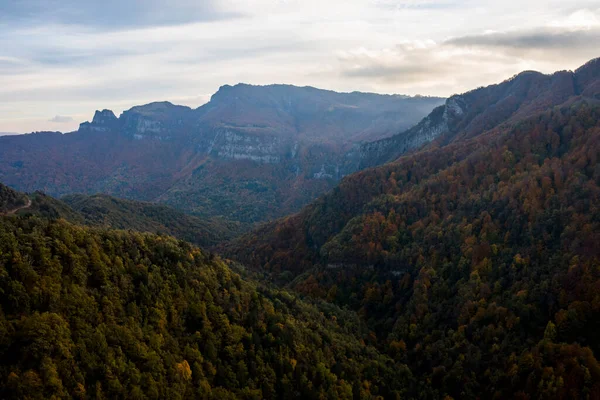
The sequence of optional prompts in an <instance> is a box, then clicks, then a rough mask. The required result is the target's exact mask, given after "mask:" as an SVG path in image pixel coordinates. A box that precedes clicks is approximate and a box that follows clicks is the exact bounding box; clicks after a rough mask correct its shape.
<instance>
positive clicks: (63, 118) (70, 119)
mask: <svg viewBox="0 0 600 400" xmlns="http://www.w3.org/2000/svg"><path fill="white" fill-rule="evenodd" d="M73 121H74V119H73V117H68V116H64V115H57V116H55V117H54V118H52V119H49V120H48V122H56V123H59V124H66V123H68V122H73Z"/></svg>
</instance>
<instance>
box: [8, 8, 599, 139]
mask: <svg viewBox="0 0 600 400" xmlns="http://www.w3.org/2000/svg"><path fill="white" fill-rule="evenodd" d="M598 43H600V7H599V5H598V1H597V0H593V1H589V0H573V1H569V2H565V1H563V0H561V1H557V0H546V1H541V0H528V1H522V0H519V1H517V0H505V1H502V2H498V1H491V0H479V1H475V0H360V1H359V0H329V1H327V2H324V1H322V0H318V1H317V0H247V1H244V2H240V1H235V0H210V1H206V0H203V1H194V0H176V1H169V2H166V1H159V0H143V1H142V0H118V1H117V0H105V1H103V2H98V1H91V0H84V1H82V0H79V1H76V0H3V1H1V2H0V131H6V132H13V131H18V132H27V131H33V130H44V129H47V130H63V131H69V130H73V129H76V127H77V125H78V123H79V122H81V121H83V120H87V119H90V118H91V116H92V115H93V112H94V110H96V109H102V108H111V109H113V110H114V111H115V112H116V113H117V114H118V113H120V112H121V111H123V110H124V109H127V108H129V107H131V106H133V105H137V104H144V103H148V102H151V101H159V100H169V101H172V102H175V103H179V104H185V105H189V106H193V107H196V106H198V105H200V104H202V103H204V102H206V101H207V100H208V99H209V98H210V95H211V94H212V93H214V92H215V91H216V90H217V89H218V88H219V86H221V85H223V84H235V83H238V82H246V83H253V84H269V83H290V84H296V85H311V86H316V87H321V88H326V89H333V90H340V91H353V90H361V91H373V92H381V93H402V94H412V95H414V94H429V95H442V96H449V95H451V94H454V93H460V92H463V91H466V90H469V89H472V88H475V87H478V86H483V85H488V84H491V83H495V82H498V81H502V80H504V79H506V78H508V77H510V76H512V75H514V74H515V73H518V72H520V71H522V70H529V69H534V70H539V71H542V72H547V73H548V72H553V71H555V70H563V69H574V68H577V67H578V66H579V65H581V64H583V63H585V62H586V61H588V60H589V59H591V58H595V57H598V56H600V47H599V46H598ZM65 116H68V117H65Z"/></svg>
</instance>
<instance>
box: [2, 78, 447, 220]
mask: <svg viewBox="0 0 600 400" xmlns="http://www.w3.org/2000/svg"><path fill="white" fill-rule="evenodd" d="M221 92H228V93H220V94H219V92H218V93H217V94H216V95H215V96H214V99H213V101H211V102H209V103H207V104H205V105H203V106H201V107H198V108H196V109H191V108H189V107H186V106H178V105H174V104H172V103H170V102H154V103H149V104H146V105H142V106H136V107H132V108H130V109H129V110H125V111H124V112H123V113H122V114H121V115H120V116H118V117H117V116H116V115H115V114H114V113H113V112H112V111H111V110H97V111H96V112H95V113H94V117H93V118H92V120H91V122H90V121H87V122H84V123H82V124H81V126H80V129H79V131H77V132H74V133H68V134H64V135H60V134H34V135H23V136H19V137H12V136H11V137H2V138H1V139H0V181H3V182H5V183H7V184H9V185H11V186H13V187H15V188H17V189H19V190H22V191H26V192H33V191H35V190H42V191H43V192H45V193H48V194H50V195H53V196H55V197H60V196H62V195H65V194H72V193H86V194H94V193H106V194H109V195H114V196H116V197H122V198H129V199H134V200H141V201H158V202H161V203H165V204H167V205H170V206H174V207H176V208H179V209H181V210H183V211H185V212H187V213H193V214H196V215H199V216H201V217H203V218H212V217H225V218H232V219H233V220H234V221H235V222H242V223H245V224H252V223H255V222H260V221H264V220H267V219H271V218H274V217H278V216H282V215H285V214H286V213H288V212H291V211H296V210H298V209H299V207H301V206H302V205H304V204H306V203H307V202H308V201H310V200H312V199H314V198H316V197H317V196H318V195H320V194H322V193H324V192H325V191H327V190H328V189H330V188H331V187H333V185H334V183H335V182H336V181H337V180H339V179H340V178H341V177H342V176H343V175H345V174H347V173H349V172H352V171H353V170H354V169H355V168H356V167H357V165H356V163H354V162H350V163H348V159H347V158H346V157H345V153H346V151H347V150H349V149H351V148H353V147H354V146H355V145H356V144H357V143H359V142H361V141H362V140H363V139H364V137H380V136H381V135H383V136H385V135H389V134H393V133H396V132H397V131H399V130H401V129H402V127H405V128H406V127H408V126H410V125H412V124H413V123H415V122H417V121H418V120H419V119H420V118H421V117H422V116H424V115H426V114H427V113H428V112H429V111H430V110H431V109H432V108H433V107H434V106H435V105H437V104H440V103H441V99H438V98H425V97H421V98H405V97H402V96H379V95H376V94H369V95H364V94H361V93H354V94H343V93H336V92H333V91H323V90H320V89H315V88H311V89H306V88H299V87H293V86H281V85H280V86H266V87H257V86H249V85H240V86H235V87H229V88H227V87H224V89H222V90H221ZM272 205H277V207H273V206H272Z"/></svg>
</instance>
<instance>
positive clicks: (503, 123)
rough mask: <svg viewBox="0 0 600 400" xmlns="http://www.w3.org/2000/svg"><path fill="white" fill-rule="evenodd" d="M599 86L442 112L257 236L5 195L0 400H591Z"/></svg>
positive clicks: (215, 222) (118, 205) (534, 82)
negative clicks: (423, 138) (419, 141)
mask: <svg viewBox="0 0 600 400" xmlns="http://www.w3.org/2000/svg"><path fill="white" fill-rule="evenodd" d="M599 76H600V60H596V61H593V62H591V63H588V64H587V65H586V66H584V67H582V69H580V70H578V71H577V72H576V73H557V74H554V75H552V76H546V75H542V74H538V73H524V74H520V75H519V76H516V77H515V78H513V79H511V80H508V81H505V82H503V83H502V84H500V85H493V86H490V87H488V88H483V89H477V90H476V91H472V92H469V93H466V94H464V95H462V96H455V97H453V98H451V99H450V100H449V102H447V103H446V105H444V106H441V108H438V109H436V111H434V112H433V113H432V115H433V117H431V118H429V117H428V118H426V119H424V120H423V121H422V122H421V123H420V124H419V125H417V126H416V127H415V128H413V129H412V130H409V131H407V132H409V133H410V134H411V135H417V134H423V132H424V131H423V130H422V128H423V127H427V126H429V127H430V128H431V126H433V125H435V127H440V126H441V127H442V128H444V129H446V128H447V129H446V130H445V131H444V133H441V134H439V135H438V136H437V137H435V138H433V139H432V140H430V141H427V142H425V143H424V144H423V145H422V146H421V147H419V148H417V149H414V150H412V151H409V152H408V153H406V154H403V155H402V156H400V157H399V158H395V160H394V161H392V162H388V163H385V164H381V165H378V166H376V167H373V168H368V169H364V170H362V171H360V172H356V173H353V174H350V175H347V176H345V177H344V178H343V179H342V180H341V181H340V182H339V184H337V185H336V186H335V187H334V188H333V189H332V190H330V191H329V192H327V193H326V194H324V195H323V196H321V197H319V198H318V199H317V200H315V201H313V202H312V203H310V204H309V205H308V206H306V207H304V208H303V209H302V210H301V211H300V212H298V213H296V214H292V215H289V216H286V217H283V218H280V219H277V220H274V221H270V222H266V223H264V224H262V225H259V226H254V229H252V230H248V229H249V226H248V225H246V224H242V223H239V222H238V223H235V222H230V221H231V220H230V221H229V222H228V221H226V220H223V219H221V218H217V217H215V216H211V217H209V216H207V215H204V216H202V214H194V215H190V214H186V213H185V212H184V211H182V210H181V209H175V208H171V207H169V206H166V205H161V204H156V203H155V202H143V201H135V200H124V199H118V198H114V197H111V196H108V195H106V194H96V195H87V194H70V195H67V196H64V197H62V198H53V197H51V196H48V195H47V194H45V193H43V192H41V191H37V192H33V193H20V192H17V191H15V190H13V189H12V188H10V187H8V186H4V185H2V184H0V294H1V295H0V398H3V399H46V398H49V399H71V398H78V399H188V398H198V399H215V400H216V399H256V400H258V399H319V400H321V399H352V400H363V399H365V400H366V399H375V400H382V399H393V400H401V399H423V400H433V399H444V400H453V399H455V400H458V399H474V400H475V399H482V398H489V399H509V398H510V399H512V398H514V399H521V400H533V399H560V400H563V399H564V400H567V399H569V400H570V399H573V400H576V399H586V400H587V399H589V400H593V399H598V400H600V363H599V362H598V354H599V353H600V339H599V337H598V334H597V332H598V330H599V329H600V162H599V161H600V101H599V99H600V94H599V93H600V83H599V82H600V81H599V80H598V79H599V78H598V77H599ZM565 88H568V90H567V89H565ZM469 102H470V103H469ZM461 107H464V108H465V110H467V112H465V111H464V110H463V109H462V108H461ZM449 110H450V111H449ZM457 110H459V111H457ZM432 124H433V125H432ZM423 129H425V128H423ZM435 129H438V128H435ZM440 129H441V128H440ZM99 132H101V131H99ZM411 137H412V138H413V139H414V136H411ZM405 139H406V138H405V137H402V136H401V135H400V136H399V137H395V138H394V140H392V141H391V142H389V141H384V143H403V142H402V141H404V140H405ZM409 139H410V138H409ZM157 143H158V142H157ZM377 148H378V147H377V146H374V147H372V149H375V150H377ZM388 150H389V152H388ZM388 150H386V151H384V152H382V153H381V154H379V155H380V156H381V157H384V158H385V157H388V156H390V154H395V153H394V152H395V151H396V150H397V149H395V148H392V149H391V150H390V149H388ZM376 153H377V152H376ZM393 157H396V156H395V155H394V156H393ZM273 168H274V169H276V168H275V167H273ZM234 172H235V171H234V170H233V169H231V170H228V173H234ZM288 172H289V171H288ZM195 173H196V174H198V173H206V171H205V172H202V169H200V170H198V171H196V172H195ZM252 173H254V172H252ZM286 173H287V172H286ZM297 178H298V177H297ZM219 179H220V178H219ZM301 181H302V178H298V181H297V182H296V184H297V186H296V187H295V189H299V188H300V187H301V186H302V185H301V183H302V182H301ZM181 182H183V183H182V184H186V185H187V184H188V183H190V181H187V180H186V179H183V180H182V181H181ZM181 182H180V183H181ZM231 183H232V185H233V186H232V187H235V185H237V183H239V182H237V183H236V181H233V180H232V181H231ZM189 186H190V189H189V191H193V190H205V189H207V188H205V187H202V186H198V185H189ZM251 189H252V190H254V189H257V193H260V192H261V190H262V189H260V187H258V186H253V187H252V188H251ZM207 190H208V189H207ZM215 190H217V189H215ZM236 190H237V189H236ZM189 191H188V192H187V193H189ZM300 192H302V191H300ZM182 193H184V192H180V193H179V194H182ZM302 193H303V194H306V193H305V192H302ZM206 197H207V198H211V196H210V195H207V196H206ZM182 199H183V200H184V201H185V199H186V197H185V196H183V197H182ZM215 199H216V198H215ZM236 201H241V202H243V201H244V199H243V198H238V199H236ZM290 201H291V200H290ZM271 203H273V201H272V199H269V197H267V196H266V195H265V196H264V198H263V199H262V203H261V204H263V205H264V206H265V207H267V208H269V207H270V204H271ZM200 246H201V247H200Z"/></svg>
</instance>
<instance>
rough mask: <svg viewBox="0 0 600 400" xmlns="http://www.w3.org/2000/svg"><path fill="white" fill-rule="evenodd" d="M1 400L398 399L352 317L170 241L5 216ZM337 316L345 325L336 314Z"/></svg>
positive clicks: (393, 375)
mask: <svg viewBox="0 0 600 400" xmlns="http://www.w3.org/2000/svg"><path fill="white" fill-rule="evenodd" d="M0 276H1V277H2V278H1V279H0V290H1V291H2V293H3V295H2V296H1V299H0V305H1V307H2V312H1V313H0V333H1V335H0V337H1V340H0V355H1V357H0V382H1V384H0V396H1V397H2V398H4V399H24V398H28V399H43V398H57V399H58V398H65V399H66V398H91V399H107V398H128V399H141V398H149V399H164V398H169V399H186V398H204V399H236V398H246V399H274V398H282V397H301V398H314V399H317V398H330V399H334V398H343V399H352V398H364V399H368V398H375V397H376V396H384V397H387V398H389V397H396V396H400V395H401V394H402V393H403V392H405V391H406V390H407V389H409V388H410V387H411V379H412V378H411V375H410V371H408V369H407V368H406V367H401V368H400V367H398V365H394V363H393V361H392V360H391V359H390V358H389V357H387V356H384V355H380V354H378V353H377V351H376V350H375V349H374V348H372V347H369V346H365V345H364V344H362V343H361V342H360V341H359V339H358V338H357V336H358V335H360V324H359V323H357V322H356V321H355V320H354V319H353V318H352V316H351V315H348V314H349V313H347V312H346V313H345V312H343V311H340V310H339V309H336V308H335V307H332V306H328V307H327V308H325V309H318V308H316V307H315V306H314V305H311V304H309V303H306V302H303V301H301V300H300V299H298V298H296V297H295V296H293V295H291V294H289V293H287V292H285V291H279V290H274V289H268V288H266V287H263V286H261V285H258V284H256V283H254V282H251V281H248V280H245V279H242V278H241V277H240V276H239V275H238V274H236V273H233V272H232V271H231V270H230V269H229V268H228V267H227V265H225V264H224V263H223V261H221V260H219V259H218V258H216V257H214V256H213V255H211V254H208V253H206V252H204V251H202V250H200V249H198V248H196V247H193V246H191V245H189V244H187V243H185V242H182V241H177V240H175V239H173V238H171V237H166V236H157V235H152V234H141V233H134V232H126V231H107V230H101V229H90V228H83V227H77V226H74V225H70V224H69V223H67V222H65V221H63V220H59V221H54V222H49V221H48V220H44V219H38V218H37V217H29V218H26V217H25V218H24V217H21V218H16V217H0ZM337 321H340V322H337Z"/></svg>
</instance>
